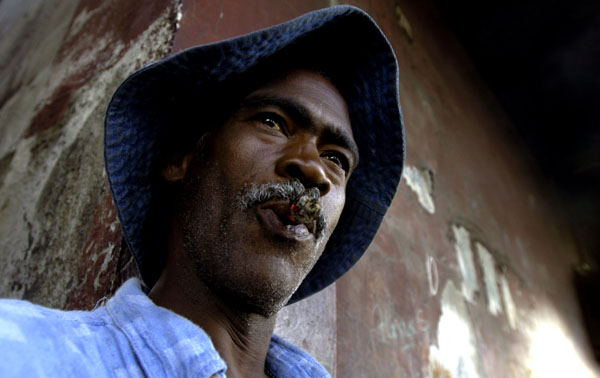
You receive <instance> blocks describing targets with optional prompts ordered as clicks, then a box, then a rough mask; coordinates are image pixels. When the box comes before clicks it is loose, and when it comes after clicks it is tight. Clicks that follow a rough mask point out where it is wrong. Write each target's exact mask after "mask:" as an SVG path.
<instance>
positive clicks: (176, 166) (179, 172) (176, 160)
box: [160, 152, 194, 182]
mask: <svg viewBox="0 0 600 378" xmlns="http://www.w3.org/2000/svg"><path fill="white" fill-rule="evenodd" d="M193 156H194V153H193V152H189V153H187V154H185V155H179V154H177V155H174V156H173V157H171V159H170V160H169V162H168V163H167V165H166V166H165V167H164V168H163V169H162V170H161V171H160V174H161V176H162V177H163V178H164V179H165V180H166V181H168V182H177V181H181V180H183V178H184V177H185V173H186V172H187V170H188V167H189V166H190V163H191V162H192V157H193Z"/></svg>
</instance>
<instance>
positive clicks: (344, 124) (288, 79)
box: [247, 69, 352, 137]
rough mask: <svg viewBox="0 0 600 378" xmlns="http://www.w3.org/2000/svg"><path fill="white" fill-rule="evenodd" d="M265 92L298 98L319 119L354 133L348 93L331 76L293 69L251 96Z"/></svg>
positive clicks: (317, 120)
mask: <svg viewBox="0 0 600 378" xmlns="http://www.w3.org/2000/svg"><path fill="white" fill-rule="evenodd" d="M262 96H264V97H280V98H282V99H288V100H291V101H294V102H297V103H298V104H299V105H300V106H302V107H303V108H305V109H306V110H307V111H308V112H309V113H310V118H312V119H314V121H315V122H317V123H320V124H323V125H327V126H329V127H333V128H334V129H336V130H337V131H338V132H340V133H344V134H346V135H348V136H349V137H352V126H351V122H350V115H349V113H348V106H347V104H346V101H345V100H344V97H343V96H342V95H341V94H340V92H339V91H338V89H337V88H336V87H335V86H334V85H333V83H332V82H331V81H330V80H329V79H327V78H326V77H325V76H323V75H321V74H319V73H317V72H315V71H310V70H306V69H292V70H290V71H288V72H287V73H285V74H283V75H281V76H279V77H278V78H276V79H273V80H271V81H268V82H267V83H265V84H263V85H261V86H259V87H258V88H257V89H255V90H254V91H253V92H252V93H250V94H249V95H248V96H247V98H252V97H257V98H259V97H262Z"/></svg>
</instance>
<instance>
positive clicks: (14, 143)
mask: <svg viewBox="0 0 600 378" xmlns="http://www.w3.org/2000/svg"><path fill="white" fill-rule="evenodd" d="M175 6H176V2H175V1H159V2H153V3H152V5H149V4H147V3H146V2H142V1H134V0H126V1H121V2H108V1H107V2H97V1H91V0H82V1H73V0H71V1H62V0H60V1H57V0H48V1H34V0H28V1H17V0H6V1H3V2H1V3H0V18H2V20H1V21H2V22H0V25H2V29H3V32H2V36H3V37H2V40H1V41H0V57H2V58H1V61H2V63H1V64H2V65H1V66H0V73H1V75H0V133H1V135H2V137H0V179H1V181H0V246H1V251H2V253H1V254H0V266H2V267H3V272H2V275H0V295H1V296H3V297H14V298H24V299H28V300H32V301H34V302H37V303H41V304H44V305H50V306H54V307H61V308H90V307H93V305H94V303H95V301H96V300H97V299H98V298H99V297H102V296H103V295H104V294H106V293H109V292H110V291H111V290H114V289H115V286H116V284H117V281H119V279H118V274H117V269H121V268H129V267H130V264H127V261H123V262H122V264H121V266H119V265H118V264H117V263H118V261H119V256H120V254H121V252H122V251H123V248H122V241H121V239H122V237H121V232H120V227H119V225H118V222H117V220H116V213H115V211H114V209H113V206H112V203H111V199H110V195H109V192H108V189H107V185H106V175H105V172H104V162H103V152H102V138H103V118H104V111H105V109H106V105H107V103H108V100H109V99H110V96H111V94H112V92H113V91H114V90H115V88H116V86H117V85H118V84H119V83H120V82H121V81H122V80H123V79H124V78H125V77H126V76H127V75H128V74H129V73H131V72H133V71H134V70H135V69H136V68H139V67H141V66H142V65H143V64H145V63H147V62H149V61H153V60H156V59H158V58H160V57H163V56H165V55H166V54H167V53H168V52H169V50H170V46H171V42H172V39H173V35H174V32H175V27H174V22H175V12H174V9H175ZM123 253H126V251H123ZM127 258H128V257H127ZM127 258H126V257H124V259H125V260H127ZM123 271H125V270H123Z"/></svg>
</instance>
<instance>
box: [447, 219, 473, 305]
mask: <svg viewBox="0 0 600 378" xmlns="http://www.w3.org/2000/svg"><path fill="white" fill-rule="evenodd" d="M452 232H453V234H454V251H456V257H457V259H458V265H459V267H460V273H461V275H462V279H463V281H462V293H463V295H464V297H465V298H466V299H467V300H468V301H469V302H471V303H474V302H475V297H476V296H477V295H478V294H479V283H478V282H477V271H476V270H475V263H474V262H473V251H472V250H471V236H470V234H469V231H467V229H466V228H464V227H462V226H458V225H452Z"/></svg>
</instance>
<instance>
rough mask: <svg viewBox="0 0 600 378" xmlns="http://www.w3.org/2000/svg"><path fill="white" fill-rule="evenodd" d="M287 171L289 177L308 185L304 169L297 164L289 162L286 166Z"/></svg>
mask: <svg viewBox="0 0 600 378" xmlns="http://www.w3.org/2000/svg"><path fill="white" fill-rule="evenodd" d="M285 173H286V174H287V175H288V177H290V178H295V179H298V180H300V182H301V183H302V184H303V185H306V177H305V176H304V173H303V172H302V169H300V167H299V166H297V165H296V164H288V165H287V166H286V167H285Z"/></svg>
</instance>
